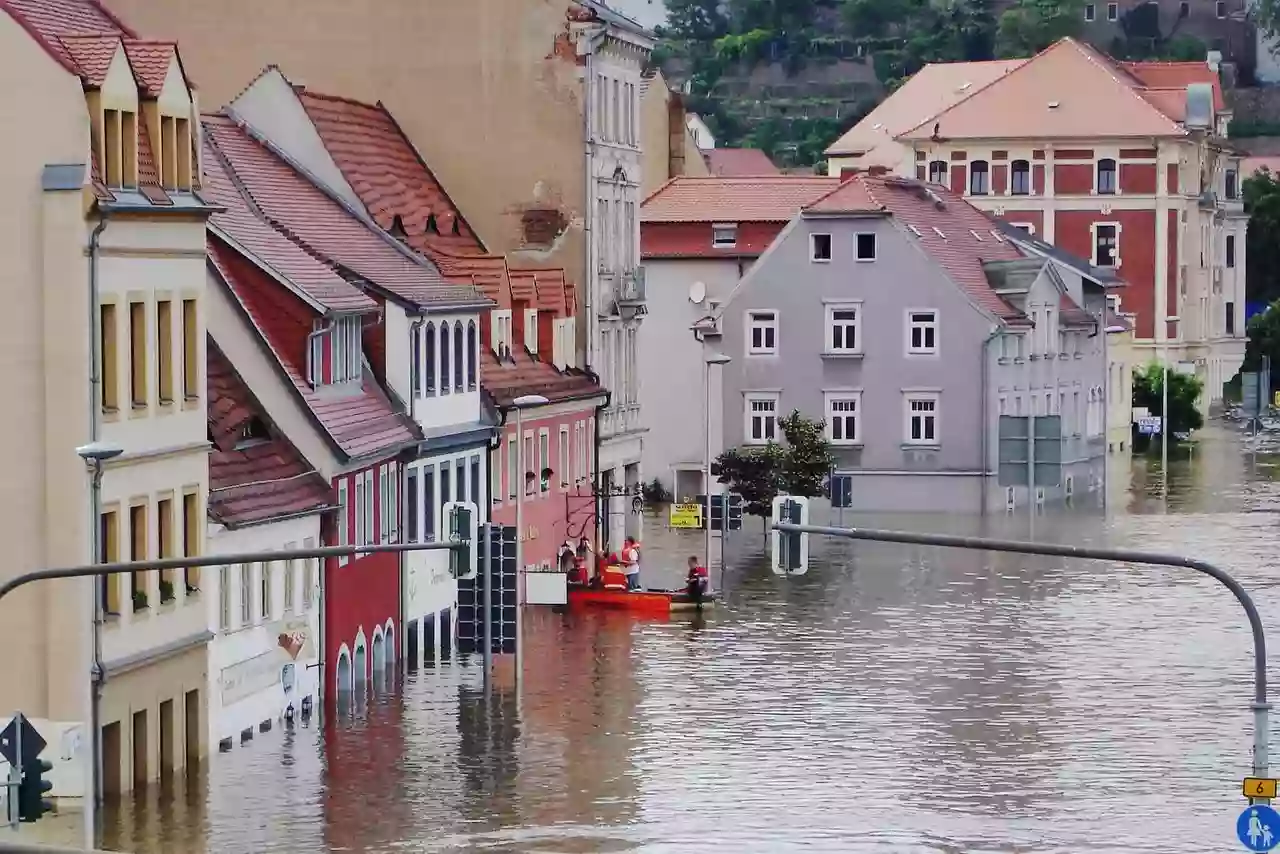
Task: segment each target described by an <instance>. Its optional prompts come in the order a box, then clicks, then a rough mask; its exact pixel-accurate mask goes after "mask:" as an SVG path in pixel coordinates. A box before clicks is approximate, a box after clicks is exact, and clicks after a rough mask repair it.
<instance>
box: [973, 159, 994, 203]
mask: <svg viewBox="0 0 1280 854" xmlns="http://www.w3.org/2000/svg"><path fill="white" fill-rule="evenodd" d="M990 192H991V173H990V172H989V171H988V170H987V161H985V160H975V161H973V162H972V163H970V164H969V195H971V196H985V195H987V193H990Z"/></svg>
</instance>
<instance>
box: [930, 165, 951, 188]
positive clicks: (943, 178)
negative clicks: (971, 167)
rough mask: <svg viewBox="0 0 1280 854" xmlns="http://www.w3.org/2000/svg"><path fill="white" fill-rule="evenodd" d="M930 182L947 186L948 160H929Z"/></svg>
mask: <svg viewBox="0 0 1280 854" xmlns="http://www.w3.org/2000/svg"><path fill="white" fill-rule="evenodd" d="M929 183H930V184H941V185H942V186H944V187H945V186H947V161H945V160H931V161H929Z"/></svg>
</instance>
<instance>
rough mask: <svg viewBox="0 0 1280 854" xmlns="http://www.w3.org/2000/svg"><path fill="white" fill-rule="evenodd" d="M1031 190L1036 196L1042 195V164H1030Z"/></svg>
mask: <svg viewBox="0 0 1280 854" xmlns="http://www.w3.org/2000/svg"><path fill="white" fill-rule="evenodd" d="M1031 188H1032V190H1034V191H1035V194H1036V195H1037V196H1043V195H1044V164H1043V163H1033V164H1031Z"/></svg>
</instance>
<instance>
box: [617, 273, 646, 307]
mask: <svg viewBox="0 0 1280 854" xmlns="http://www.w3.org/2000/svg"><path fill="white" fill-rule="evenodd" d="M616 293H617V300H618V305H622V306H636V305H644V302H645V275H644V267H636V268H635V269H634V270H626V271H624V272H623V274H622V277H621V278H620V279H619V280H618V289H617V292H616Z"/></svg>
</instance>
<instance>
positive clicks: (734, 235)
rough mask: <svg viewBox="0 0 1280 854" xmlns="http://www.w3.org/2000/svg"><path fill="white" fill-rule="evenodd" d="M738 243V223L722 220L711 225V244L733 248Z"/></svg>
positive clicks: (716, 246) (716, 247) (722, 247)
mask: <svg viewBox="0 0 1280 854" xmlns="http://www.w3.org/2000/svg"><path fill="white" fill-rule="evenodd" d="M737 245H738V225H737V223H733V222H721V223H716V224H715V225H712V226H711V246H712V248H715V249H732V248H734V247H735V246H737Z"/></svg>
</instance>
